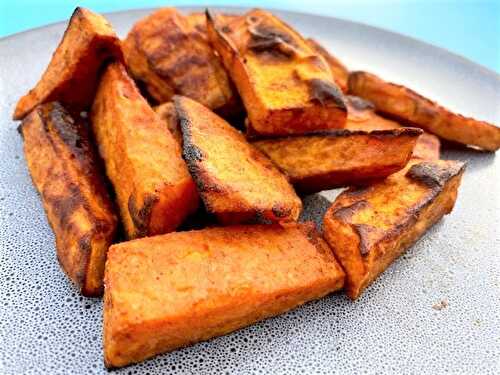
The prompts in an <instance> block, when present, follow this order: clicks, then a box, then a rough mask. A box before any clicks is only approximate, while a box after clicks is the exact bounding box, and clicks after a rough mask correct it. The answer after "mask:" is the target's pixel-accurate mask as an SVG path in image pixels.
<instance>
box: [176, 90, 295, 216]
mask: <svg viewBox="0 0 500 375" xmlns="http://www.w3.org/2000/svg"><path fill="white" fill-rule="evenodd" d="M174 105H175V108H176V111H177V116H178V118H179V122H180V125H181V128H182V133H183V137H184V146H183V147H184V153H183V155H184V159H185V160H186V162H187V164H188V167H189V171H190V172H191V175H192V176H193V178H194V179H195V181H196V183H197V185H198V191H199V192H200V195H201V198H202V199H203V202H204V203H205V206H206V208H207V210H208V211H209V212H212V213H215V214H216V216H217V218H218V219H219V221H220V222H222V223H223V224H234V223H241V222H251V221H254V220H256V219H259V218H261V217H263V218H265V219H268V220H271V221H273V222H276V221H279V222H281V221H295V220H297V218H298V216H299V214H300V211H301V209H302V202H301V201H300V199H299V197H297V195H296V194H295V191H294V190H293V188H292V186H291V185H290V184H289V183H288V181H287V179H286V178H285V176H284V175H282V174H281V173H280V172H279V171H278V169H277V168H276V167H275V166H274V165H273V164H272V162H271V161H270V160H269V159H268V158H266V157H265V156H264V155H263V154H262V153H261V152H260V151H259V150H257V149H256V148H254V147H253V146H252V145H251V144H249V143H248V142H247V141H246V140H245V138H244V137H243V135H242V134H241V133H240V132H239V131H237V130H236V129H234V128H233V127H231V125H229V124H228V123H227V122H226V121H224V120H223V119H222V118H220V117H219V116H217V115H216V114H215V113H213V112H212V111H210V110H209V109H208V108H206V107H204V106H202V105H201V104H199V103H197V102H195V101H194V100H191V99H188V98H186V97H180V96H176V97H174Z"/></svg>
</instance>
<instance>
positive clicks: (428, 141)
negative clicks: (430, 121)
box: [346, 96, 441, 160]
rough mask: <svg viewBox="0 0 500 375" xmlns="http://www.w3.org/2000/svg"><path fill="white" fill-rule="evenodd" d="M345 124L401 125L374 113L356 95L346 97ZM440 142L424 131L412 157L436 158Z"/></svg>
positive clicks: (383, 127)
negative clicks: (346, 114)
mask: <svg viewBox="0 0 500 375" xmlns="http://www.w3.org/2000/svg"><path fill="white" fill-rule="evenodd" d="M347 108H348V112H349V114H348V116H347V124H346V129H349V130H365V131H373V130H390V129H402V128H403V126H402V125H401V124H399V123H398V122H396V121H392V120H389V119H386V118H384V117H380V116H378V115H377V114H376V113H375V107H374V106H373V104H372V103H371V102H369V101H367V100H364V99H362V98H360V97H357V96H348V97H347ZM440 149H441V142H440V141H439V138H438V137H436V136H435V135H433V134H430V133H426V132H424V133H423V134H422V135H420V137H419V138H418V140H417V143H416V144H415V148H414V149H413V155H412V157H413V158H418V159H424V160H437V159H439V157H440Z"/></svg>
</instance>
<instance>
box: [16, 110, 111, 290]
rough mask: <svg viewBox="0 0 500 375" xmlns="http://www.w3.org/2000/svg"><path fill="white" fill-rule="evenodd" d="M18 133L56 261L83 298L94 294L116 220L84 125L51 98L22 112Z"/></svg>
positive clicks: (100, 286) (100, 282) (101, 277)
mask: <svg viewBox="0 0 500 375" xmlns="http://www.w3.org/2000/svg"><path fill="white" fill-rule="evenodd" d="M20 131H21V134H22V136H23V138H24V153H25V157H26V162H27V164H28V168H29V170H30V173H31V178H32V180H33V184H34V185H35V187H36V189H37V190H38V192H39V193H40V197H41V199H42V202H43V205H44V208H45V212H46V214H47V219H48V221H49V224H50V225H51V227H52V230H53V231H54V236H55V239H56V249H57V258H58V260H59V264H60V265H61V268H62V269H63V270H64V272H65V273H66V274H67V275H68V277H69V278H70V279H71V280H72V281H73V282H74V283H75V284H76V285H77V287H78V288H79V289H80V291H81V293H82V294H83V295H84V296H99V295H101V294H102V292H103V276H104V264H105V260H106V253H107V251H108V248H109V246H110V245H111V243H112V241H113V239H114V236H115V232H116V226H117V218H116V215H115V213H114V207H113V205H112V203H111V201H110V198H109V195H108V193H107V191H106V187H105V183H104V181H103V179H102V177H101V174H100V172H101V171H100V168H99V166H98V160H97V158H96V155H97V154H96V150H94V149H93V147H92V144H91V141H90V138H89V131H88V128H87V127H86V126H84V125H83V124H80V123H77V122H75V121H74V120H73V118H72V117H71V116H70V115H69V114H68V113H67V111H66V110H65V109H64V108H63V107H62V106H61V105H60V104H59V103H56V102H51V103H46V104H43V105H40V106H38V107H36V108H35V109H34V110H33V111H32V112H31V113H30V114H29V115H28V116H26V117H25V118H24V120H23V123H22V124H21V127H20Z"/></svg>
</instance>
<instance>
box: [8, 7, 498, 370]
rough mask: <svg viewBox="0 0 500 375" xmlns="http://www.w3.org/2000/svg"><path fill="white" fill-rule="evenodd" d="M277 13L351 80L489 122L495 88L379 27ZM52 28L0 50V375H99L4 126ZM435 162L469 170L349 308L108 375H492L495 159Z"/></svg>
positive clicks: (483, 76) (292, 317) (96, 334)
mask: <svg viewBox="0 0 500 375" xmlns="http://www.w3.org/2000/svg"><path fill="white" fill-rule="evenodd" d="M197 10H199V9H197ZM216 10H217V9H216ZM227 10H228V9H226V11H227ZM240 10H241V9H240ZM240 10H238V9H231V11H233V12H234V11H240ZM147 13H149V11H148V10H139V11H130V12H123V13H115V14H110V15H108V19H109V20H110V21H111V23H112V24H113V25H114V26H115V28H116V30H117V31H118V33H119V34H120V35H121V36H124V35H125V34H126V32H127V30H128V29H129V28H130V27H131V25H132V24H133V23H134V22H135V21H136V20H138V19H139V18H141V17H143V16H144V15H146V14H147ZM276 13H277V14H278V15H279V16H281V17H283V18H284V19H285V20H286V21H288V22H289V23H291V24H292V25H293V26H295V27H296V28H297V29H298V30H300V31H301V32H303V33H304V34H305V35H309V36H314V37H315V38H316V39H318V40H319V41H320V42H322V43H324V45H325V46H326V47H328V48H330V49H331V50H332V51H333V52H334V53H335V54H336V55H337V56H339V57H340V58H341V59H342V60H343V61H344V62H345V63H346V64H347V65H348V66H349V67H351V68H352V69H366V70H369V71H372V72H374V73H378V74H380V75H382V76H383V77H385V78H387V79H389V80H394V81H396V82H401V83H403V84H407V85H409V86H410V87H412V88H414V89H416V90H418V91H420V92H421V93H423V94H424V95H428V96H430V97H431V98H434V99H436V100H438V101H439V102H441V103H442V104H444V105H446V106H448V107H449V108H451V109H453V110H458V111H460V112H462V113H463V114H465V115H471V116H474V117H476V118H478V119H483V120H487V121H491V122H494V123H496V124H500V77H499V76H498V75H497V74H495V73H493V72H491V71H488V70H486V69H484V68H482V67H480V66H478V65H475V64H473V63H472V62H470V61H467V60H465V59H463V58H461V57H458V56H456V55H453V54H451V53H449V52H446V51H444V50H441V49H437V48H435V47H432V46H430V45H427V44H424V43H421V42H418V41H415V40H413V39H410V38H406V37H403V36H400V35H396V34H393V33H389V32H386V31H383V30H380V29H376V28H372V27H368V26H364V25H360V24H355V23H351V22H347V21H342V20H338V19H334V18H326V17H318V16H310V15H305V14H297V13H288V12H282V11H277V12H276ZM64 27H65V25H64V24H55V25H51V26H47V27H43V28H39V29H36V30H32V31H28V32H25V33H21V34H17V35H15V36H12V37H9V38H6V39H2V40H0V373H1V374H80V373H81V374H91V373H99V374H100V373H105V372H106V370H105V368H104V366H103V361H102V343H101V330H102V323H101V314H102V303H101V300H98V299H86V298H83V297H80V296H79V295H78V293H77V292H76V291H75V289H74V288H73V286H72V285H71V284H70V283H69V282H68V280H67V278H66V277H65V276H64V274H63V273H62V271H61V270H60V269H59V265H58V263H57V259H56V254H55V249H54V238H53V235H52V233H51V231H50V229H49V226H48V224H47V221H46V219H45V215H44V213H43V209H42V205H41V203H40V200H39V199H38V196H37V194H36V192H35V189H34V188H33V186H32V185H31V180H30V177H29V174H28V170H27V168H26V165H25V162H24V157H23V153H22V141H21V138H20V136H19V134H18V133H17V131H16V127H17V124H16V123H14V122H13V121H12V120H11V119H10V116H11V113H12V111H13V108H14V104H15V102H16V100H17V99H18V98H19V97H20V96H21V95H22V94H24V93H25V92H26V91H27V90H28V89H29V88H31V87H32V86H33V84H34V83H35V82H36V81H37V80H38V78H39V76H40V74H41V73H42V71H43V69H44V68H45V66H46V64H47V62H48V61H49V58H50V55H51V53H52V51H53V50H54V49H55V47H56V45H57V43H58V41H59V39H60V37H61V35H62V33H63V30H64ZM443 158H448V159H451V158H453V159H460V160H464V161H467V162H468V168H467V171H466V173H465V176H464V179H463V183H462V186H461V188H460V192H459V197H458V201H457V204H456V206H455V210H454V211H453V213H452V214H451V215H449V216H448V217H446V218H445V219H444V220H443V221H441V222H440V223H439V224H437V225H436V226H435V227H434V228H432V229H431V230H430V231H429V232H428V233H427V234H426V235H425V236H424V238H422V239H421V240H420V241H419V242H418V243H417V244H415V245H414V246H413V247H412V248H411V249H410V250H409V251H408V252H407V253H406V255H404V256H403V257H402V258H400V259H399V260H398V261H396V262H395V263H394V264H393V265H392V266H391V267H390V268H389V269H388V270H387V271H386V272H385V273H384V274H383V275H382V276H381V277H380V278H379V279H378V280H377V281H376V282H375V283H374V284H373V285H372V286H371V287H370V288H368V290H367V291H366V292H365V294H364V295H363V297H362V298H360V299H359V301H357V302H355V303H353V302H351V301H349V300H348V299H347V298H346V297H345V296H344V295H342V294H335V295H331V296H329V297H327V298H324V299H322V300H320V301H316V302H312V303H309V304H307V305H305V306H303V307H300V308H298V309H296V310H294V311H292V312H290V313H288V314H285V315H282V316H280V317H277V318H273V319H268V320H266V321H264V322H261V323H259V324H256V325H254V326H252V327H249V328H246V329H243V330H240V331H238V332H236V333H233V334H231V335H228V336H225V337H221V338H217V339H214V340H210V341H209V342H205V343H201V344H198V345H195V346H193V347H190V348H186V349H183V350H179V351H176V352H174V353H170V354H165V355H162V356H159V357H157V358H155V359H153V360H149V361H146V362H144V363H142V364H139V365H136V366H130V367H127V368H124V369H121V370H118V371H115V372H116V373H120V374H121V373H123V374H128V373H131V374H143V373H144V374H146V373H147V374H165V373H214V372H223V373H224V372H225V373H231V374H233V373H273V374H281V373H283V374H284V373H329V374H330V373H356V374H359V373H382V372H383V373H415V374H422V373H433V374H437V373H467V374H470V373H480V374H498V373H499V372H500V363H499V361H500V360H499V358H500V195H499V192H500V175H499V173H500V161H499V160H496V159H498V156H497V157H495V155H494V154H488V153H480V152H477V151H473V150H448V151H445V152H444V153H443ZM335 194H336V192H335V191H331V192H324V193H322V194H321V195H314V196H308V197H306V198H305V206H306V211H305V213H304V216H306V217H309V218H313V219H316V220H317V219H319V218H320V216H321V214H322V212H324V210H325V209H326V207H327V206H328V199H332V198H333V197H334V196H335ZM442 301H446V302H445V303H444V304H443V303H442ZM446 304H447V305H446Z"/></svg>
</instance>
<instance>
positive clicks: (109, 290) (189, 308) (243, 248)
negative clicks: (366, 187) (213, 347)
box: [104, 223, 344, 367]
mask: <svg viewBox="0 0 500 375" xmlns="http://www.w3.org/2000/svg"><path fill="white" fill-rule="evenodd" d="M105 282H106V290H105V294H104V360H105V364H106V366H108V367H120V366H125V365H127V364H130V363H134V362H139V361H142V360H144V359H146V358H149V357H152V356H154V355H156V354H159V353H164V352H168V351H171V350H174V349H177V348H180V347H183V346H187V345H191V344H193V343H196V342H199V341H204V340H208V339H210V338H212V337H216V336H221V335H225V334H227V333H230V332H232V331H234V330H237V329H239V328H242V327H245V326H247V325H250V324H252V323H255V322H257V321H259V320H263V319H266V318H268V317H271V316H275V315H278V314H281V313H284V312H286V311H288V310H290V309H293V308H295V307H297V306H299V305H302V304H304V303H305V302H308V301H310V300H313V299H317V298H321V297H323V296H325V295H327V294H329V293H331V292H334V291H336V290H338V289H340V288H342V285H343V282H344V272H343V270H342V268H341V267H340V266H339V264H338V263H337V261H336V260H335V257H334V256H333V253H332V251H331V249H330V248H329V247H328V245H327V244H326V243H325V241H324V240H323V239H322V238H321V237H319V235H318V234H317V232H316V230H315V229H314V225H313V224H311V223H308V224H289V225H287V226H285V227H281V226H279V225H276V224H275V225H248V226H232V227H226V228H211V229H203V230H198V231H190V232H176V233H169V234H166V235H162V236H156V237H150V238H143V239H139V240H135V241H129V242H124V243H120V244H117V245H114V246H112V247H111V249H110V251H109V255H108V261H107V263H106V276H105Z"/></svg>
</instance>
